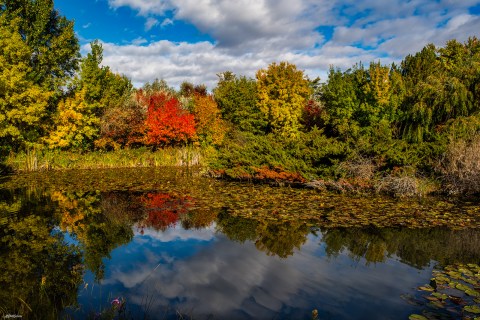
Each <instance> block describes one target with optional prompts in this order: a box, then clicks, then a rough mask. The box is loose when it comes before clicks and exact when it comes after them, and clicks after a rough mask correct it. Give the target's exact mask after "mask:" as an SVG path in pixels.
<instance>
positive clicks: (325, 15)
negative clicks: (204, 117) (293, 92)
mask: <svg viewBox="0 0 480 320" xmlns="http://www.w3.org/2000/svg"><path fill="white" fill-rule="evenodd" d="M479 3H480V2H479V1H478V0H464V1H454V0H440V1H428V0H411V1H403V0H393V1H384V0H366V1H358V0H334V1H327V0H298V1H291V0H238V1H224V0H109V4H110V6H111V7H112V8H118V7H121V6H129V7H131V8H132V9H133V10H135V11H137V12H138V13H139V15H141V16H144V17H145V19H146V23H145V28H146V29H147V30H148V29H150V28H153V26H155V25H158V24H159V23H160V22H159V21H162V20H161V19H160V17H162V19H163V22H162V23H160V26H162V27H164V26H166V25H170V24H172V23H174V21H175V20H183V21H186V22H187V23H190V24H193V25H194V26H195V27H196V28H198V30H199V31H200V32H203V33H206V34H208V35H210V36H211V37H212V38H213V39H214V43H209V42H198V43H187V42H170V41H165V40H161V41H158V42H152V43H150V44H149V45H145V44H144V45H143V46H140V45H139V44H138V43H137V42H132V43H131V44H129V45H119V44H113V43H108V44H105V45H104V48H105V53H104V57H105V59H104V62H105V64H108V65H110V66H111V67H112V69H114V70H116V71H118V72H121V73H124V74H126V75H127V76H129V77H130V78H131V79H132V80H133V82H134V83H135V85H137V86H141V85H143V84H144V83H145V82H147V81H153V80H154V79H155V78H163V79H165V80H166V81H167V82H168V84H169V85H171V86H176V87H178V85H179V84H180V83H181V82H182V81H184V80H188V81H191V82H194V83H205V84H207V86H208V87H209V88H210V89H212V88H213V87H214V86H215V85H216V82H217V77H216V74H217V73H219V72H223V71H226V70H231V71H233V72H235V73H237V74H241V75H246V76H250V77H253V76H254V75H255V71H256V70H258V69H260V68H264V67H267V66H268V64H270V63H271V62H274V61H282V60H288V61H290V62H292V63H295V64H297V67H298V68H299V69H303V70H305V72H306V73H307V75H308V76H309V77H311V78H315V77H316V76H321V77H322V79H323V80H325V75H326V72H327V70H328V68H329V66H330V65H332V64H333V65H335V66H337V67H340V68H348V67H350V66H352V65H353V64H355V63H356V62H360V61H362V62H363V63H365V64H368V63H369V62H370V61H372V60H375V61H377V60H379V59H381V62H382V63H384V64H389V63H391V62H398V61H399V60H401V59H402V58H403V57H405V55H407V54H410V53H414V52H417V51H419V50H420V49H421V48H422V47H423V46H425V45H426V44H428V43H434V44H435V45H438V46H443V45H444V44H445V42H446V41H447V40H449V39H452V38H456V39H457V40H459V41H465V40H466V39H467V38H468V37H469V36H472V35H478V30H480V17H479V16H478V15H472V14H470V13H469V12H468V8H469V7H471V6H473V5H476V4H479ZM167 12H169V15H170V14H172V15H173V16H172V18H171V19H170V18H166V17H165V16H166V15H167ZM320 26H329V27H331V28H332V29H333V35H332V36H331V38H329V35H325V36H324V35H323V34H321V33H320V32H318V31H317V28H318V27H320Z"/></svg>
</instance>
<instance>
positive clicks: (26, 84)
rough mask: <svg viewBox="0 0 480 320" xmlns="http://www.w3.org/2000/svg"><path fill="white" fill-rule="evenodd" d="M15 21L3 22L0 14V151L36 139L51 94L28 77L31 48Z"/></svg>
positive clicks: (33, 141)
mask: <svg viewBox="0 0 480 320" xmlns="http://www.w3.org/2000/svg"><path fill="white" fill-rule="evenodd" d="M19 22H20V20H19V19H14V20H12V21H10V23H9V24H7V23H6V21H5V17H4V16H0V145H1V147H0V152H1V151H2V149H3V152H5V151H9V150H13V151H17V150H19V149H22V148H29V147H31V146H32V145H33V144H34V143H36V142H37V140H38V138H39V137H40V136H41V134H42V131H43V130H42V129H43V126H42V119H43V118H44V117H45V115H46V114H47V107H48V101H49V99H50V97H51V95H52V92H50V91H45V90H43V89H42V88H41V87H40V86H39V85H38V84H36V83H35V82H34V81H33V80H32V79H31V74H32V72H33V69H32V67H31V66H30V65H29V63H28V61H29V59H30V56H31V55H32V50H31V49H30V48H29V47H28V46H27V45H26V44H25V42H23V41H22V38H21V35H20V33H19V28H20V27H19Z"/></svg>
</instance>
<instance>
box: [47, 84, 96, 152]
mask: <svg viewBox="0 0 480 320" xmlns="http://www.w3.org/2000/svg"><path fill="white" fill-rule="evenodd" d="M85 92H86V89H83V90H81V91H79V92H77V93H76V94H75V96H73V97H68V98H67V99H66V100H65V101H61V102H60V103H59V105H58V109H57V112H56V114H55V118H54V122H53V126H54V130H52V131H51V132H50V134H49V135H48V136H47V137H45V142H46V143H47V145H48V146H49V147H50V148H51V149H55V148H58V149H76V150H88V149H90V148H91V147H92V145H93V141H94V140H95V139H96V138H97V137H98V133H99V126H100V119H99V118H98V117H96V116H95V110H94V109H93V108H92V105H89V104H87V102H86V101H85Z"/></svg>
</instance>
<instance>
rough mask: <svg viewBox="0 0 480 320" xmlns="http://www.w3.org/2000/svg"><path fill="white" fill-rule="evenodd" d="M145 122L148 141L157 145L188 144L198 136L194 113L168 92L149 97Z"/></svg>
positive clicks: (156, 93)
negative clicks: (185, 108) (183, 107)
mask: <svg viewBox="0 0 480 320" xmlns="http://www.w3.org/2000/svg"><path fill="white" fill-rule="evenodd" d="M145 124H146V128H147V143H148V144H150V145H152V146H155V147H163V146H167V145H181V144H186V143H188V142H190V141H192V140H194V139H195V138H196V132H195V120H194V117H193V115H192V114H190V113H189V112H188V111H186V110H183V109H182V108H181V104H180V102H179V101H178V99H177V98H175V97H174V96H171V95H170V94H169V93H167V92H155V93H153V94H152V95H151V96H150V97H149V99H148V111H147V119H146V122H145Z"/></svg>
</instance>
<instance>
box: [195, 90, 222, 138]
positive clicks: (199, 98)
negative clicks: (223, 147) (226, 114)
mask: <svg viewBox="0 0 480 320" xmlns="http://www.w3.org/2000/svg"><path fill="white" fill-rule="evenodd" d="M193 101H194V108H193V109H194V110H193V113H194V115H195V127H196V129H197V134H198V136H199V138H200V139H201V140H202V141H204V142H207V143H214V144H220V143H221V142H222V140H223V137H224V135H225V124H224V123H223V121H222V119H221V114H220V109H219V108H218V106H217V103H216V102H215V100H214V99H213V97H212V96H210V95H202V94H201V93H198V92H196V93H195V94H194V97H193Z"/></svg>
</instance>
